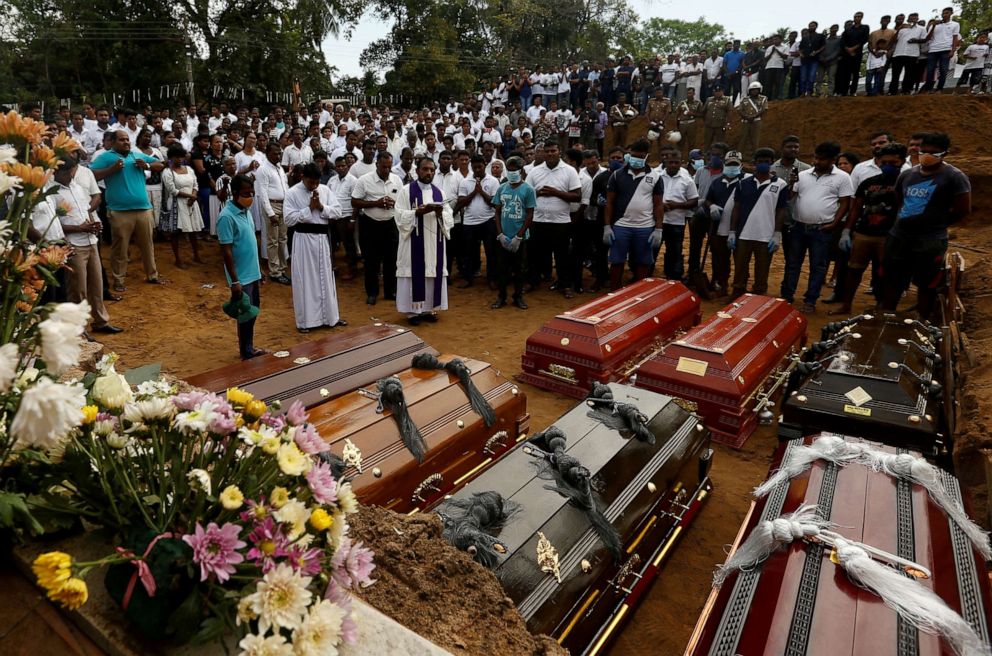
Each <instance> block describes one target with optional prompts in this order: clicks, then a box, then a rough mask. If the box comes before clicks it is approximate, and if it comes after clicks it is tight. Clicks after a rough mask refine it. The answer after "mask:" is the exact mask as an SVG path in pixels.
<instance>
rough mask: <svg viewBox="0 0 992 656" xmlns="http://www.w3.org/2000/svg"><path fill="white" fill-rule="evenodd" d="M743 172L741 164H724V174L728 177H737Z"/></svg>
mask: <svg viewBox="0 0 992 656" xmlns="http://www.w3.org/2000/svg"><path fill="white" fill-rule="evenodd" d="M740 174H741V167H739V166H724V167H723V175H724V176H725V177H727V178H736V177H737V176H739V175H740Z"/></svg>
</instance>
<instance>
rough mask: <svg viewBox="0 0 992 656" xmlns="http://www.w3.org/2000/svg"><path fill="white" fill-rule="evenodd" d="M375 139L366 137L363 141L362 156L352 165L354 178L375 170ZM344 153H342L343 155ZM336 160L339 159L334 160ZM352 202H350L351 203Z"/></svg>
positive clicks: (351, 171)
mask: <svg viewBox="0 0 992 656" xmlns="http://www.w3.org/2000/svg"><path fill="white" fill-rule="evenodd" d="M375 143H376V142H375V140H374V139H366V140H365V141H364V142H363V143H362V156H361V158H360V159H358V161H356V162H355V163H354V164H352V165H351V169H349V171H350V175H351V176H352V177H353V178H356V179H357V178H360V177H362V176H363V175H365V174H366V173H371V172H372V171H374V170H375V155H376V152H375ZM343 156H344V155H341V157H343ZM334 161H335V162H336V161H337V159H335V160H334ZM350 204H351V203H350V202H349V205H350Z"/></svg>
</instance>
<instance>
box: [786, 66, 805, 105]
mask: <svg viewBox="0 0 992 656" xmlns="http://www.w3.org/2000/svg"><path fill="white" fill-rule="evenodd" d="M802 69H803V67H802V66H793V67H792V71H791V72H790V73H789V98H795V97H796V96H798V95H799V78H800V77H802Z"/></svg>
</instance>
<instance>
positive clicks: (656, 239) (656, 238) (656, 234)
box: [648, 228, 664, 248]
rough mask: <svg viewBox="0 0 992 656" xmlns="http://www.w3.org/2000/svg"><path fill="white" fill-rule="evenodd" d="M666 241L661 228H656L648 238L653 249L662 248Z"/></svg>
mask: <svg viewBox="0 0 992 656" xmlns="http://www.w3.org/2000/svg"><path fill="white" fill-rule="evenodd" d="M663 240H664V233H662V231H661V228H655V229H654V230H652V231H651V236H650V237H648V243H649V244H651V248H661V242H662V241H663Z"/></svg>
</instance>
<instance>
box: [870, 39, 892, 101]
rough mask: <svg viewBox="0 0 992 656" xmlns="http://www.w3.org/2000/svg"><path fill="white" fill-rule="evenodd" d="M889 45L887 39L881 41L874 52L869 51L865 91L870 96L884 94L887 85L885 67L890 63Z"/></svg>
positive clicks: (877, 43)
mask: <svg viewBox="0 0 992 656" xmlns="http://www.w3.org/2000/svg"><path fill="white" fill-rule="evenodd" d="M888 46H889V44H888V42H887V41H886V40H885V39H879V40H878V41H877V42H876V44H875V49H874V50H869V51H868V65H867V67H866V71H867V72H866V75H865V91H867V92H868V95H869V96H877V95H879V94H880V93H882V87H883V85H884V83H885V65H886V64H887V63H888V61H889V56H888V50H886V49H887V48H888Z"/></svg>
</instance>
